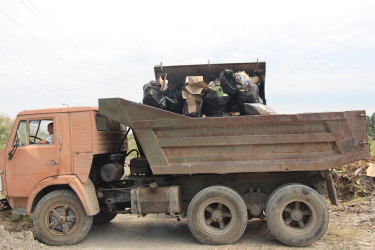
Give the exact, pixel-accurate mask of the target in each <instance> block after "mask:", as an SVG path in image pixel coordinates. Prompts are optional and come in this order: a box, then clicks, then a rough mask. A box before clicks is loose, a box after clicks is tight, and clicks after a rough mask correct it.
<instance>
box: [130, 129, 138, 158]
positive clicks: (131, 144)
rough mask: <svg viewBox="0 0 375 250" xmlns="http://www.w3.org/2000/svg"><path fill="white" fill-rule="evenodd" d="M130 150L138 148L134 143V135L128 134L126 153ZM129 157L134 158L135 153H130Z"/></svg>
mask: <svg viewBox="0 0 375 250" xmlns="http://www.w3.org/2000/svg"><path fill="white" fill-rule="evenodd" d="M132 149H138V147H137V143H136V142H135V139H134V134H133V133H129V135H128V152H129V151H130V150H132ZM129 156H130V157H131V158H136V157H137V152H132V153H131V154H130V155H129Z"/></svg>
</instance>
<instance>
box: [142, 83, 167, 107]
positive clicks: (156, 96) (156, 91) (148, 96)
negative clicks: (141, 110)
mask: <svg viewBox="0 0 375 250" xmlns="http://www.w3.org/2000/svg"><path fill="white" fill-rule="evenodd" d="M142 103H143V104H146V105H149V106H152V107H155V108H159V109H164V110H166V109H167V104H166V99H165V96H164V91H162V90H161V84H160V83H158V82H155V81H150V82H148V83H146V84H145V85H143V100H142Z"/></svg>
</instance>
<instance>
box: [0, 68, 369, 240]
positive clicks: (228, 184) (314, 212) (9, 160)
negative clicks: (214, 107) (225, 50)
mask: <svg viewBox="0 0 375 250" xmlns="http://www.w3.org/2000/svg"><path fill="white" fill-rule="evenodd" d="M224 68H233V69H234V70H243V71H245V72H247V73H248V74H250V73H253V72H254V71H255V70H256V71H257V72H258V73H259V72H260V73H261V74H263V75H264V74H265V63H259V62H258V63H244V64H216V65H210V64H208V65H189V66H168V67H163V66H161V65H160V66H155V76H159V75H160V72H161V71H163V73H165V72H168V78H169V79H174V77H176V78H175V79H177V78H181V79H182V78H183V76H186V75H201V76H204V79H205V81H210V80H212V79H213V77H214V76H216V75H217V72H219V71H221V70H223V69H224ZM169 81H170V82H173V81H172V80H169ZM176 82H177V81H176ZM259 90H260V91H259V93H260V96H261V98H262V99H263V100H264V101H265V100H266V99H265V94H264V78H263V82H262V83H261V85H260V87H259ZM98 106H99V108H89V107H65V108H56V109H45V110H34V111H23V112H20V113H19V114H18V116H17V118H16V121H15V124H14V127H13V130H12V132H11V135H10V138H9V141H8V143H7V146H6V148H5V150H2V151H1V152H0V174H1V182H2V194H3V195H5V196H6V200H7V202H8V203H9V205H10V207H11V208H12V209H13V213H15V214H21V215H30V214H33V225H34V229H35V236H36V238H37V239H38V240H40V241H42V242H44V243H46V244H49V245H66V244H76V243H78V242H79V241H81V240H82V239H83V238H84V237H85V236H86V235H87V234H88V233H89V231H90V228H91V226H92V224H93V223H95V224H101V223H108V222H110V221H111V220H113V219H114V218H115V217H116V215H117V214H135V215H139V216H145V215H147V214H158V213H162V214H167V215H169V216H171V217H172V218H175V219H177V220H181V219H182V218H187V224H188V227H189V229H190V231H191V233H192V235H193V236H194V237H195V239H196V240H197V241H199V242H201V243H203V244H214V245H223V244H232V243H235V242H236V241H237V240H239V239H240V238H241V236H242V235H243V233H244V231H245V229H246V227H247V224H248V221H249V220H251V219H252V218H263V219H266V221H267V225H268V228H269V229H270V231H271V233H272V234H273V235H274V236H275V238H277V239H278V240H279V241H280V242H282V243H284V244H286V245H289V246H308V245H311V244H313V243H314V242H316V241H317V240H318V239H320V238H321V237H322V236H323V235H324V233H325V231H326V229H327V226H328V221H329V211H328V209H327V206H326V202H325V200H324V199H323V196H328V197H329V200H330V202H331V203H332V204H333V205H336V204H337V203H338V200H337V196H336V191H335V184H334V180H333V178H332V176H331V173H330V169H332V168H334V167H337V166H340V165H343V164H346V163H350V162H353V161H356V160H361V159H367V158H368V157H369V154H370V150H369V144H368V142H367V125H366V115H365V111H345V112H325V113H303V114H276V115H251V116H233V117H214V118H207V117H206V118H191V117H188V116H183V115H180V114H176V113H172V112H168V111H165V110H160V109H157V108H154V107H150V106H146V105H143V104H140V103H135V102H132V101H128V100H124V99H121V98H105V99H99V105H98ZM51 123H53V138H54V140H53V143H49V144H40V142H41V141H43V140H45V138H46V137H47V136H48V135H49V133H48V132H49V131H48V126H49V124H51ZM130 131H132V133H133V135H134V138H135V142H136V144H137V149H132V150H129V148H128V145H127V143H128V141H127V136H128V135H129V133H130ZM132 152H135V153H136V155H137V157H130V153H132ZM129 158H131V159H130V161H129V164H128V165H129V168H128V167H127V168H126V171H125V170H124V162H125V160H126V159H128V160H129ZM124 233H126V232H124Z"/></svg>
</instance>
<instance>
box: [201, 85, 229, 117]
mask: <svg viewBox="0 0 375 250" xmlns="http://www.w3.org/2000/svg"><path fill="white" fill-rule="evenodd" d="M220 90H221V87H220V86H216V87H215V89H213V88H208V89H207V93H206V95H204V96H203V106H202V113H204V114H206V116H214V117H221V116H227V115H226V107H227V105H228V103H229V102H230V98H231V97H230V96H229V95H227V94H224V93H223V92H220Z"/></svg>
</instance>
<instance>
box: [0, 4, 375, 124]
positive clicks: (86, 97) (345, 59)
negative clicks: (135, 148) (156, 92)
mask: <svg viewBox="0 0 375 250" xmlns="http://www.w3.org/2000/svg"><path fill="white" fill-rule="evenodd" d="M257 58H259V60H261V61H266V63H267V69H266V70H267V73H266V98H267V102H268V105H269V106H271V107H272V108H274V109H275V110H276V111H278V112H279V113H302V112H323V111H344V110H359V109H360V110H362V109H364V110H366V111H367V113H368V114H372V113H373V112H375V1H363V0H361V1H355V2H353V1H342V0H341V1H329V0H325V1H317V0H315V1H288V0H283V1H265V0H264V1H263V0H262V1H249V0H248V1H234V0H231V1H202V0H200V1H192V0H189V1H176V0H174V1H161V0H158V1H140V0H137V1H123V0H122V1H121V0H118V1H115V0H105V1H104V0H102V1H94V0H90V1H88V0H87V1H86V0H82V1H79V0H64V1H62V0H60V1H57V0H35V1H32V0H1V1H0V87H1V89H0V113H7V114H9V115H10V116H11V117H12V118H15V117H16V115H17V113H18V112H19V111H21V110H25V109H27V110H30V109H39V108H50V107H62V106H63V105H69V106H97V99H98V98H103V97H122V98H126V99H129V100H132V101H136V102H141V101H142V95H143V91H142V86H143V84H145V83H146V82H148V81H150V80H153V79H154V75H153V66H154V65H156V64H159V63H160V62H163V65H184V64H204V63H207V62H208V60H210V62H211V63H235V62H254V61H256V60H257Z"/></svg>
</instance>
